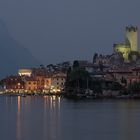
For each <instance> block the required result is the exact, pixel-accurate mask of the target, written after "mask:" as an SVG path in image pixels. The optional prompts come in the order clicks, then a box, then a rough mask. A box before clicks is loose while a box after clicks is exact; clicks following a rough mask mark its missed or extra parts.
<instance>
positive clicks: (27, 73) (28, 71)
mask: <svg viewBox="0 0 140 140" xmlns="http://www.w3.org/2000/svg"><path fill="white" fill-rule="evenodd" d="M18 74H19V75H20V76H29V77H30V76H31V74H32V70H31V69H19V70H18Z"/></svg>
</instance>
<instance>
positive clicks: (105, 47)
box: [0, 0, 140, 64]
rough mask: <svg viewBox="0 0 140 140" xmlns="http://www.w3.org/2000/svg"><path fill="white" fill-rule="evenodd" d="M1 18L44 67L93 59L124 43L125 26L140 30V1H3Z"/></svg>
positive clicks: (1, 3) (0, 4) (1, 2)
mask: <svg viewBox="0 0 140 140" xmlns="http://www.w3.org/2000/svg"><path fill="white" fill-rule="evenodd" d="M0 18H1V19H2V20H3V21H4V22H5V23H6V25H7V26H8V29H9V32H10V34H11V36H12V37H13V38H14V39H16V40H18V41H19V42H20V43H21V44H22V45H23V46H24V47H26V48H28V49H29V50H30V51H31V52H32V54H33V55H34V56H35V57H36V58H37V59H39V60H40V61H41V62H42V63H44V64H48V63H58V62H61V61H67V60H74V59H87V60H92V56H93V54H94V53H95V52H98V53H105V54H110V53H112V51H113V50H112V46H113V44H114V43H121V42H124V40H125V37H124V33H125V26H127V25H135V26H138V27H139V28H140V0H0Z"/></svg>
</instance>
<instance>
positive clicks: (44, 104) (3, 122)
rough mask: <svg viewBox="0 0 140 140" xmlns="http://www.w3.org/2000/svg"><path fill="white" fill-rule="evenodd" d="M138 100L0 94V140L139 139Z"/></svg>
mask: <svg viewBox="0 0 140 140" xmlns="http://www.w3.org/2000/svg"><path fill="white" fill-rule="evenodd" d="M139 121H140V101H139V100H104V101H100V100H99V101H94V100H89V101H73V100H67V99H64V98H60V97H55V96H53V97H49V96H45V97H20V96H18V97H10V96H0V140H139V139H140V122H139Z"/></svg>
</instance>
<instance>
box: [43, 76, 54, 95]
mask: <svg viewBox="0 0 140 140" xmlns="http://www.w3.org/2000/svg"><path fill="white" fill-rule="evenodd" d="M51 84H52V79H51V77H45V78H44V92H46V93H48V92H49V91H50V89H51Z"/></svg>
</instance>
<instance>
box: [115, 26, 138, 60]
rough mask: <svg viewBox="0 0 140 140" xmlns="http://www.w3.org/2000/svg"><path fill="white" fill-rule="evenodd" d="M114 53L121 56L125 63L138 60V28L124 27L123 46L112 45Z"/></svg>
mask: <svg viewBox="0 0 140 140" xmlns="http://www.w3.org/2000/svg"><path fill="white" fill-rule="evenodd" d="M113 47H114V52H115V53H120V54H122V56H123V58H124V61H125V62H130V61H136V60H137V59H138V58H139V55H140V53H139V51H138V28H137V27H133V26H131V27H126V41H125V43H124V44H114V46H113Z"/></svg>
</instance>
